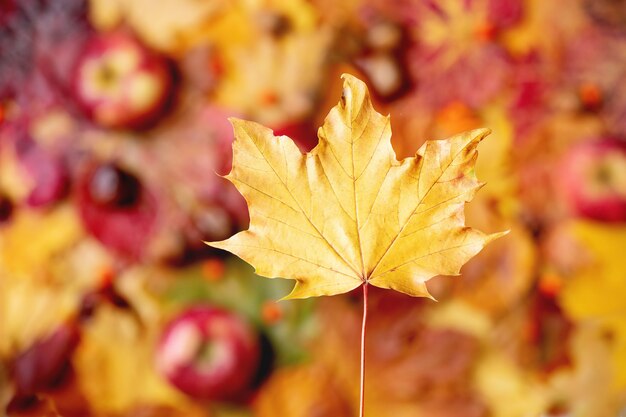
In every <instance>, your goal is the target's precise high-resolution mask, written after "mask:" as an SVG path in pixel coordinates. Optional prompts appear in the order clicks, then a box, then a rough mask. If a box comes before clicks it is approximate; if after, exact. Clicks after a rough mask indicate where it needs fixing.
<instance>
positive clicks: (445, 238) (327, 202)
mask: <svg viewBox="0 0 626 417" xmlns="http://www.w3.org/2000/svg"><path fill="white" fill-rule="evenodd" d="M343 79H344V87H343V94H342V97H341V100H340V102H339V104H337V106H335V107H334V108H333V109H332V110H331V111H330V113H329V115H328V116H327V118H326V120H325V121H324V124H323V126H322V127H321V128H320V129H319V132H318V136H319V144H318V145H317V146H316V147H315V148H314V149H313V150H312V151H311V152H309V153H307V154H304V155H303V154H302V153H301V152H300V151H299V150H298V147H297V146H296V145H295V144H294V143H293V141H292V140H291V139H290V138H288V137H286V136H279V137H276V136H274V134H273V132H272V131H271V130H270V129H268V128H265V127H263V126H261V125H259V124H256V123H253V122H248V121H243V120H238V119H231V122H232V124H233V126H234V129H235V137H236V140H235V142H234V143H233V168H232V170H231V172H230V173H229V174H228V175H227V176H226V178H227V179H229V180H230V181H231V182H232V183H233V184H235V186H236V187H237V189H238V190H239V192H241V193H242V194H243V196H244V197H245V198H246V201H247V202H248V207H249V210H250V227H249V229H248V230H246V231H243V232H240V233H238V234H236V235H234V236H232V237H231V238H229V239H227V240H224V241H220V242H210V243H209V244H210V245H211V246H214V247H217V248H221V249H225V250H228V251H230V252H232V253H234V254H236V255H237V256H239V257H240V258H242V259H244V260H245V261H247V262H248V263H250V264H251V265H253V266H254V267H255V268H256V273H257V274H259V275H262V276H265V277H268V278H276V277H280V278H287V279H294V280H296V285H295V287H294V289H293V291H292V292H291V294H289V295H288V296H287V297H285V298H307V297H311V296H320V295H334V294H341V293H344V292H347V291H350V290H352V289H355V288H357V287H358V286H360V285H362V284H364V283H369V284H372V285H374V286H377V287H381V288H390V289H394V290H397V291H400V292H403V293H406V294H409V295H412V296H426V297H430V294H429V293H428V290H427V288H426V281H427V280H428V279H429V278H431V277H433V276H435V275H440V274H443V275H455V274H458V273H459V269H460V268H461V266H462V265H463V264H464V263H465V262H467V260H469V259H470V258H471V257H472V256H474V255H476V254H477V253H478V252H479V251H480V250H481V249H482V248H483V247H484V246H485V245H486V244H487V243H488V242H489V241H491V240H493V239H495V238H497V237H499V236H501V235H502V234H503V233H495V234H491V235H487V234H485V233H483V232H481V231H479V230H476V229H472V228H470V227H466V226H465V224H464V223H465V219H464V213H463V208H464V204H465V202H467V201H469V200H470V199H471V198H472V197H473V196H474V194H475V193H476V191H477V190H478V189H479V188H480V187H481V185H482V184H481V183H480V182H478V180H477V179H476V175H475V173H474V169H473V168H474V164H475V162H476V157H477V152H476V146H477V145H478V143H479V142H480V141H481V140H482V139H483V138H484V137H485V136H487V135H488V134H489V130H488V129H478V130H473V131H470V132H466V133H463V134H460V135H456V136H453V137H452V138H450V139H447V140H442V141H429V142H426V143H425V144H424V145H423V146H422V147H421V148H420V149H419V150H418V151H417V153H416V155H415V156H414V157H411V158H406V159H404V160H402V161H398V160H397V159H396V156H395V152H394V151H393V148H392V146H391V127H390V118H389V116H387V117H385V116H383V115H381V114H379V113H378V112H376V111H375V110H374V108H373V107H372V104H371V101H370V98H369V93H368V91H367V87H366V86H365V84H364V83H363V82H362V81H360V80H358V79H356V78H355V77H353V76H350V75H343Z"/></svg>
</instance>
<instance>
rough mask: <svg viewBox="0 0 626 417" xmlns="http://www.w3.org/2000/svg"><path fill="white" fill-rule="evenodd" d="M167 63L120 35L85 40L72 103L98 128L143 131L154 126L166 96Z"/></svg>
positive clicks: (168, 89) (168, 86)
mask: <svg viewBox="0 0 626 417" xmlns="http://www.w3.org/2000/svg"><path fill="white" fill-rule="evenodd" d="M172 86H173V76H172V71H171V68H170V66H169V63H168V61H167V60H166V59H165V58H164V57H162V56H159V55H157V54H156V53H154V52H152V51H151V50H149V49H147V47H145V46H144V45H142V44H141V43H139V41H137V40H136V39H135V38H133V37H132V36H129V35H127V34H125V33H122V32H112V33H108V34H103V35H98V36H95V37H94V38H93V39H91V40H90V41H89V42H87V44H86V47H85V49H84V51H83V52H82V54H81V55H80V58H79V59H78V62H77V64H76V69H75V76H74V85H73V91H74V96H75V99H76V101H77V102H78V103H79V105H80V106H81V107H82V108H83V110H84V111H85V112H86V113H87V115H88V116H89V117H90V118H91V119H92V120H93V121H94V122H96V123H97V124H99V125H101V126H105V127H109V128H124V127H143V126H145V125H147V124H150V123H151V122H153V121H154V120H155V119H156V118H157V117H158V116H159V115H161V114H162V112H163V110H164V109H165V108H166V107H167V104H168V103H169V101H170V98H171V91H172Z"/></svg>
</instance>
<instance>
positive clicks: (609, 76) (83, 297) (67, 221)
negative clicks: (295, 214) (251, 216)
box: [0, 0, 626, 417]
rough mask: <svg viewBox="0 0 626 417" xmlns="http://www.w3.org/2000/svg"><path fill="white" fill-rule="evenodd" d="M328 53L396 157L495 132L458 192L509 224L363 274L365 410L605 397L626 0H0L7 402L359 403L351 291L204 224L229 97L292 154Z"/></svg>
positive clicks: (585, 405) (614, 350)
mask: <svg viewBox="0 0 626 417" xmlns="http://www.w3.org/2000/svg"><path fill="white" fill-rule="evenodd" d="M343 72H348V73H352V74H354V75H357V76H358V77H360V78H362V79H364V80H365V81H366V82H367V84H368V85H369V87H370V91H371V93H372V96H373V99H374V101H375V106H376V108H377V109H378V110H379V111H380V112H382V113H389V114H391V115H392V119H391V120H392V129H393V143H394V147H395V149H396V152H397V155H398V157H399V158H402V157H406V156H409V155H410V154H412V153H413V152H415V150H416V149H417V148H418V147H419V146H420V145H421V144H422V143H423V141H424V140H426V139H442V138H445V137H447V136H449V135H451V134H454V133H457V132H460V131H463V130H468V129H472V128H476V127H489V128H491V129H492V130H493V133H492V136H493V137H492V138H490V140H488V141H485V142H484V144H482V145H481V147H480V148H479V152H480V157H479V159H478V167H477V171H478V176H479V178H481V179H482V180H484V181H486V182H487V185H486V186H485V187H484V188H483V189H482V190H481V191H480V192H479V193H478V195H477V197H476V199H475V200H474V201H473V202H472V203H471V204H470V205H469V206H468V207H467V209H466V214H467V217H468V222H469V223H470V224H471V225H473V226H476V227H479V228H481V229H482V230H485V231H487V232H495V231H499V230H503V229H511V233H510V234H509V235H508V236H507V237H505V238H502V239H500V240H498V241H497V242H495V243H494V244H492V245H490V246H489V247H488V248H486V249H485V251H484V252H483V253H481V254H480V255H479V256H477V257H476V258H475V259H474V260H472V261H471V262H470V263H469V264H468V265H466V266H465V267H464V269H463V273H462V276H461V277H437V278H435V279H433V280H432V281H430V282H429V288H430V290H431V292H432V293H433V295H434V296H435V297H436V298H437V299H438V300H439V301H438V302H436V303H435V302H432V301H430V300H422V299H412V298H410V297H405V296H403V295H400V294H396V293H393V292H391V291H376V290H373V292H372V293H371V301H370V302H371V310H370V311H371V312H372V314H371V316H370V317H371V320H370V322H369V331H368V339H367V349H368V351H367V361H368V365H367V367H368V368H367V369H368V381H367V387H366V395H367V397H366V398H367V407H366V408H367V413H368V415H371V416H377V417H384V416H393V417H404V416H406V417H409V416H411V417H416V416H429V417H453V416H459V417H461V416H462V417H489V416H491V417H525V416H543V417H547V416H552V417H566V416H567V417H618V416H620V415H622V414H623V412H624V411H622V414H620V410H623V409H624V407H626V307H625V306H626V259H625V258H624V255H625V254H626V252H625V251H626V249H625V248H626V2H624V1H623V0H552V1H542V0H508V1H507V0H440V1H435V0H385V1H379V0H371V1H369V0H348V1H329V0H309V1H306V0H265V1H263V0H204V1H202V0H90V1H83V0H54V1H53V0H20V1H18V0H2V1H0V406H1V407H2V408H3V409H4V410H6V411H5V413H6V414H7V415H9V416H39V415H45V416H68V417H70V416H120V417H121V416H131V415H132V416H146V417H147V416H198V417H200V416H203V417H220V416H221V417H229V416H230V417H236V416H252V415H254V416H260V417H266V416H273V417H274V416H278V417H282V416H287V417H350V416H354V415H355V414H356V413H357V408H356V404H357V400H358V395H359V386H358V374H359V363H358V359H359V333H360V319H361V304H360V303H361V301H360V296H359V295H358V293H357V294H356V295H355V294H347V295H345V296H338V297H332V298H322V299H318V300H305V301H289V302H281V303H276V302H275V300H277V299H279V298H280V297H282V296H283V295H285V294H287V293H288V292H289V287H290V283H289V282H285V281H281V280H272V281H268V280H261V279H259V278H258V277H255V276H254V273H253V271H252V268H250V267H249V266H247V265H245V264H243V263H242V262H241V261H239V260H237V259H233V258H231V257H229V256H227V255H226V254H225V253H222V252H218V251H216V250H212V249H210V248H209V247H206V246H205V245H204V244H203V243H202V241H203V240H218V239H222V238H225V237H227V236H229V235H230V234H231V233H233V232H235V231H237V230H241V229H243V228H245V227H246V224H247V212H246V206H245V202H244V201H243V199H242V198H241V197H240V196H239V194H238V193H237V192H236V190H235V189H234V188H233V187H232V186H231V185H230V184H229V183H228V182H226V181H225V180H223V179H221V178H220V177H219V176H217V175H216V173H221V174H224V173H226V172H228V170H229V166H230V158H231V155H230V154H231V149H230V144H231V141H232V130H231V128H230V125H229V123H228V121H227V119H226V118H227V117H229V116H237V117H242V118H246V119H251V120H255V121H258V122H260V123H263V124H265V125H267V126H270V127H271V128H273V129H274V131H275V133H276V134H277V135H278V134H285V135H288V136H290V137H292V138H293V139H294V140H295V141H296V142H297V144H298V146H300V148H301V149H302V150H303V151H306V150H309V149H311V148H312V147H313V146H315V143H316V140H317V139H316V127H317V126H319V125H320V124H321V121H322V120H323V118H324V116H325V115H326V113H327V112H328V110H329V109H330V107H331V106H332V105H334V104H335V103H336V102H337V101H338V98H339V96H340V93H341V92H340V88H341V83H340V79H339V75H340V74H341V73H343ZM203 309H204V310H203ZM198 311H204V312H205V313H206V312H207V311H209V313H206V314H205V313H202V314H200V313H197V312H198ZM216 317H218V318H216ZM220 320H221V321H220ZM216 321H218V322H219V324H218V325H213V324H207V323H215V322H216ZM216 329H217V330H216ZM212 384H213V385H212ZM213 386H215V387H219V388H215V387H213ZM198 387H199V388H198ZM211 387H213V388H211ZM226 391H228V393H226Z"/></svg>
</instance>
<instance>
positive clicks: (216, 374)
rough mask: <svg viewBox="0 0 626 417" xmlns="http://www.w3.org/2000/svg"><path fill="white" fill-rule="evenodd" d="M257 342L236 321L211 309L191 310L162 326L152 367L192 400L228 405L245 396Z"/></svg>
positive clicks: (241, 322) (248, 329) (256, 362)
mask: <svg viewBox="0 0 626 417" xmlns="http://www.w3.org/2000/svg"><path fill="white" fill-rule="evenodd" d="M259 343H260V342H259V339H258V336H257V334H256V333H255V331H254V330H253V329H252V328H251V327H250V326H249V325H248V324H247V323H246V322H245V321H244V320H243V319H241V318H240V317H239V316H236V315H234V314H233V313H230V312H228V311H225V310H222V309H219V308H216V307H212V306H197V307H192V308H190V309H188V310H186V311H184V312H183V313H182V314H180V315H179V316H178V317H176V318H175V319H174V320H173V321H172V322H170V323H169V325H168V326H167V327H166V329H165V331H164V333H163V336H162V337H161V340H160V342H159V346H158V351H157V354H156V366H157V369H158V370H159V372H160V373H161V374H162V375H163V376H164V377H165V378H167V379H168V380H169V381H170V383H172V384H173V385H174V386H176V387H177V388H178V389H180V390H181V391H183V392H185V393H186V394H188V395H190V396H192V397H195V398H200V399H206V400H217V401H228V400H234V399H238V398H240V397H241V396H242V395H243V394H245V392H246V390H247V389H248V388H250V386H251V384H252V382H253V379H254V377H255V376H256V374H257V370H258V368H259V362H260V361H259V356H260V347H259V346H260V345H259Z"/></svg>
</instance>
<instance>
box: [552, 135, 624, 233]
mask: <svg viewBox="0 0 626 417" xmlns="http://www.w3.org/2000/svg"><path fill="white" fill-rule="evenodd" d="M559 173H560V175H561V186H562V191H563V193H564V196H565V199H566V201H567V203H568V204H569V206H570V208H571V210H572V211H573V212H574V213H575V214H576V215H578V216H581V217H586V218H590V219H594V220H600V221H605V222H623V221H626V143H624V142H621V141H618V140H615V139H609V138H604V139H600V140H597V141H592V142H585V143H581V144H579V145H577V146H575V147H573V148H572V149H571V150H570V151H569V152H568V153H567V154H566V155H565V158H564V160H563V164H562V169H561V170H559Z"/></svg>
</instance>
